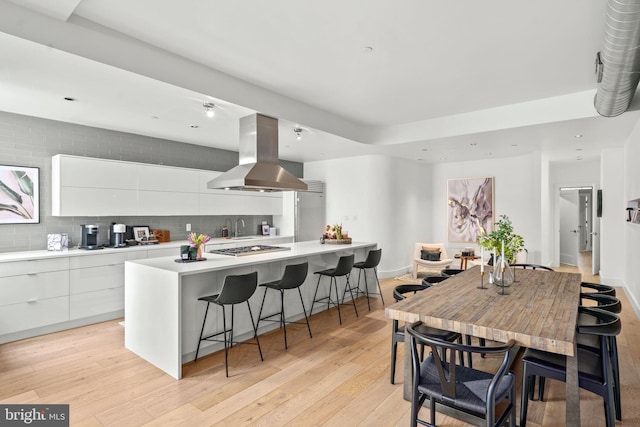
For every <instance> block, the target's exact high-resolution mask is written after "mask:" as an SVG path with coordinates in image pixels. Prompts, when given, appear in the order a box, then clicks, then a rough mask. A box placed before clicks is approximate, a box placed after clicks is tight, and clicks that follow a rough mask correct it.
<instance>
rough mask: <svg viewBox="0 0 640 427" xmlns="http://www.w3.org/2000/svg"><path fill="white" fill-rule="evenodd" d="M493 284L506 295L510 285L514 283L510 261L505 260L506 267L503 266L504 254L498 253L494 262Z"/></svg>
mask: <svg viewBox="0 0 640 427" xmlns="http://www.w3.org/2000/svg"><path fill="white" fill-rule="evenodd" d="M493 284H494V285H495V286H496V288H497V289H498V292H499V293H500V294H502V295H505V294H507V293H508V291H509V287H510V286H511V285H512V284H513V272H512V271H511V268H509V263H508V262H506V261H505V262H504V268H503V267H502V256H500V255H498V257H497V259H496V261H495V263H494V264H493Z"/></svg>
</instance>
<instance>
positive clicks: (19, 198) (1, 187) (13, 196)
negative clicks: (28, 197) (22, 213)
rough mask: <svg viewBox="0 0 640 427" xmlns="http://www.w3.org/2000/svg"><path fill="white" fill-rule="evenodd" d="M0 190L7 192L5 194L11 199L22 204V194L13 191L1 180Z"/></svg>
mask: <svg viewBox="0 0 640 427" xmlns="http://www.w3.org/2000/svg"><path fill="white" fill-rule="evenodd" d="M0 190H2V191H4V192H5V193H6V194H7V196H9V197H11V199H13V200H15V201H16V202H18V203H20V204H22V196H21V195H19V194H18V193H16V192H15V191H13V190H12V189H11V188H9V187H8V186H7V184H5V183H4V182H2V181H0Z"/></svg>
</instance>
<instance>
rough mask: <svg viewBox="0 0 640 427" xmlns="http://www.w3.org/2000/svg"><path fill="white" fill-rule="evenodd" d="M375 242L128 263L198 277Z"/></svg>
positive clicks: (291, 245)
mask: <svg viewBox="0 0 640 427" xmlns="http://www.w3.org/2000/svg"><path fill="white" fill-rule="evenodd" d="M376 245H377V243H375V242H352V243H351V244H348V245H333V244H321V243H320V242H319V241H315V240H313V241H308V242H298V243H282V244H278V245H277V246H281V247H286V248H290V249H289V250H286V251H278V252H267V253H263V254H253V255H246V256H240V257H235V256H229V255H217V254H212V253H205V254H204V257H205V258H206V260H205V261H197V262H189V263H179V262H175V259H177V258H178V257H177V256H175V257H159V258H149V259H141V260H135V261H127V262H126V263H125V265H126V264H129V263H132V264H137V265H144V266H147V267H152V268H157V269H160V270H164V271H169V272H174V273H178V275H188V274H198V273H204V272H207V271H216V270H225V269H228V268H235V267H242V266H246V265H255V264H264V263H270V262H274V261H281V260H287V259H292V258H303V257H308V256H313V255H322V254H331V253H335V252H340V251H348V250H355V249H361V248H366V247H370V246H373V247H375V246H376Z"/></svg>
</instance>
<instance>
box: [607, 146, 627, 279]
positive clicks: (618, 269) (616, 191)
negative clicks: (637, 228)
mask: <svg viewBox="0 0 640 427" xmlns="http://www.w3.org/2000/svg"><path fill="white" fill-rule="evenodd" d="M623 164H624V150H623V149H622V148H615V149H608V150H603V151H602V163H601V165H602V174H601V180H600V183H601V185H602V218H600V282H601V283H604V284H608V285H618V286H620V285H622V284H623V283H624V265H625V261H624V258H625V257H624V254H625V248H624V241H625V228H626V227H625V225H626V224H625V217H626V211H625V208H626V207H627V201H626V199H625V196H624V185H623V184H622V183H623V182H624V168H622V167H621V165H623Z"/></svg>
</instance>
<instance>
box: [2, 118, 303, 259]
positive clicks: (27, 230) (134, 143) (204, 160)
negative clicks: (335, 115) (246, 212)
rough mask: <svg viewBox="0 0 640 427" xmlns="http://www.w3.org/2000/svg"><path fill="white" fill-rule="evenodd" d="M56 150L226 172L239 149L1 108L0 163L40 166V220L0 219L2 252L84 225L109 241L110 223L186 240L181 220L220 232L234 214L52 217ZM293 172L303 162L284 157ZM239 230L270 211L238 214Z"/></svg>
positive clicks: (254, 226)
mask: <svg viewBox="0 0 640 427" xmlns="http://www.w3.org/2000/svg"><path fill="white" fill-rule="evenodd" d="M55 154H70V155H75V156H86V157H98V158H103V159H113V160H126V161H131V162H141V163H152V164H162V165H168V166H178V167H185V168H194V169H208V170H217V171H226V170H228V169H230V168H232V167H233V166H236V165H237V164H238V153H237V152H235V151H228V150H220V149H215V148H209V147H203V146H199V145H193V144H185V143H181V142H176V141H169V140H164V139H158V138H152V137H147V136H142V135H135V134H129V133H122V132H115V131H111V130H107V129H100V128H93V127H89V126H81V125H75V124H70V123H63V122H58V121H54V120H46V119H40V118H37V117H31V116H23V115H19V114H12V113H6V112H0V164H2V165H16V166H30V167H38V168H40V223H39V224H0V252H11V251H29V250H39V249H46V246H47V234H49V233H69V240H70V241H69V245H70V246H76V245H78V243H79V241H80V230H81V227H80V226H81V225H82V224H96V225H98V226H99V228H100V232H99V240H100V242H102V243H107V241H108V235H109V233H108V230H109V225H110V224H111V223H113V222H115V223H124V224H127V225H148V226H149V227H150V228H152V229H162V230H169V231H170V232H171V239H172V240H183V239H186V236H187V232H186V231H185V225H186V224H191V230H192V231H194V232H197V233H208V234H209V233H210V234H212V235H213V236H219V235H220V233H221V229H222V226H224V225H226V226H227V227H229V230H230V232H232V230H233V226H235V221H236V219H238V217H228V216H166V217H162V216H154V217H54V216H51V157H52V156H54V155H55ZM282 164H283V166H285V167H286V168H287V170H289V171H290V172H291V173H293V174H294V175H296V176H298V177H302V167H303V165H302V164H301V163H295V162H286V161H283V162H282ZM241 218H242V219H244V222H245V227H241V223H239V226H240V229H239V231H240V234H244V235H249V234H257V233H258V227H259V225H260V224H261V222H262V221H267V222H269V223H271V220H272V218H271V217H270V216H258V215H256V216H242V217H241Z"/></svg>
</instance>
